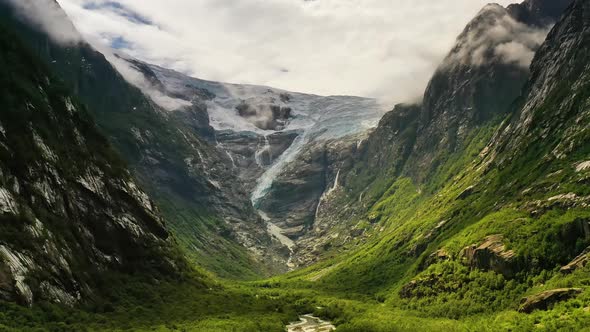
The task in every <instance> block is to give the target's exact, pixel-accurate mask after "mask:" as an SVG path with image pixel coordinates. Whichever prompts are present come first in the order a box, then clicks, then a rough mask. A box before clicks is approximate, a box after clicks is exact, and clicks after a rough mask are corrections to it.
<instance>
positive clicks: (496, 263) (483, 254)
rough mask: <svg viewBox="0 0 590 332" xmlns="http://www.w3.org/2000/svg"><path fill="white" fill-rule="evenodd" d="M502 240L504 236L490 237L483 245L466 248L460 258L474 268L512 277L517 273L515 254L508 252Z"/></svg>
mask: <svg viewBox="0 0 590 332" xmlns="http://www.w3.org/2000/svg"><path fill="white" fill-rule="evenodd" d="M502 240H503V237H502V235H491V236H488V237H486V238H485V240H484V242H483V243H482V244H480V245H475V244H474V245H471V246H469V247H466V248H464V249H463V250H462V252H461V254H460V256H461V257H462V258H463V259H464V260H465V262H466V263H467V265H469V266H471V267H473V268H479V269H483V270H492V271H495V272H497V273H500V274H502V275H504V276H506V277H511V276H513V275H514V272H515V271H516V268H515V262H514V258H515V253H514V252H513V251H512V250H506V246H505V245H504V244H503V243H502Z"/></svg>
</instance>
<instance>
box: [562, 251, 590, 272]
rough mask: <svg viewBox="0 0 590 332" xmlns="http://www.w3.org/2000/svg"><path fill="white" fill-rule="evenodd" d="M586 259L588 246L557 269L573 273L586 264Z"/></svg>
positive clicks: (588, 253) (589, 254)
mask: <svg viewBox="0 0 590 332" xmlns="http://www.w3.org/2000/svg"><path fill="white" fill-rule="evenodd" d="M588 261H590V247H589V248H586V249H585V250H584V251H583V252H582V253H581V254H579V255H578V256H576V258H574V259H573V260H572V261H571V262H569V263H568V264H567V265H565V266H562V267H561V269H559V271H561V273H564V274H569V273H573V272H574V271H576V270H578V269H581V268H583V267H585V266H586V265H587V264H588Z"/></svg>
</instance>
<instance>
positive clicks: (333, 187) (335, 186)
mask: <svg viewBox="0 0 590 332" xmlns="http://www.w3.org/2000/svg"><path fill="white" fill-rule="evenodd" d="M339 178H340V169H338V172H336V179H335V180H334V185H333V186H332V188H330V190H328V192H327V193H326V196H328V195H330V194H331V193H332V192H333V191H334V190H336V189H337V188H338V179H339Z"/></svg>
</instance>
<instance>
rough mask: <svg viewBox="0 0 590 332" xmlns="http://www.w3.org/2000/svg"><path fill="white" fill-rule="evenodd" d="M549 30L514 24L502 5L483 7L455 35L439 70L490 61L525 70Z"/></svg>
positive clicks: (513, 20) (518, 23) (548, 28)
mask: <svg viewBox="0 0 590 332" xmlns="http://www.w3.org/2000/svg"><path fill="white" fill-rule="evenodd" d="M550 28H551V27H550V26H548V27H544V28H539V27H532V26H528V25H526V24H523V23H520V22H518V21H516V20H515V19H514V18H513V17H512V16H510V14H509V13H508V11H507V10H506V9H505V8H503V7H502V6H499V5H495V4H490V5H487V6H486V7H484V9H483V10H482V11H481V12H480V13H479V14H478V16H477V17H476V18H475V19H474V20H473V21H472V22H471V23H470V24H469V25H468V27H467V29H466V30H465V31H464V32H463V33H462V34H461V36H459V38H458V40H457V46H456V47H455V48H454V49H453V51H452V52H451V54H450V55H449V56H448V57H447V58H446V60H445V62H444V64H443V68H444V67H449V66H454V65H458V64H460V65H466V66H481V65H485V64H488V63H491V62H501V63H506V64H514V65H517V66H519V67H522V68H528V67H529V65H530V64H531V61H532V60H533V57H534V55H535V52H536V50H537V49H538V48H539V47H540V45H541V44H542V43H543V41H544V40H545V38H546V36H547V34H548V33H549V30H550Z"/></svg>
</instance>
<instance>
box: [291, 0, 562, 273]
mask: <svg viewBox="0 0 590 332" xmlns="http://www.w3.org/2000/svg"><path fill="white" fill-rule="evenodd" d="M568 3H570V2H569V1H561V2H547V1H526V2H524V3H523V4H520V5H512V6H509V7H508V8H504V7H502V6H499V5H495V4H490V5H487V6H486V7H484V8H483V9H482V10H481V11H480V13H479V14H478V15H477V16H476V17H475V18H474V19H473V20H472V21H471V22H470V23H469V24H468V25H467V27H466V28H465V30H464V31H463V32H462V34H461V35H460V36H459V37H458V38H457V42H456V44H455V46H454V47H453V49H452V50H451V52H450V53H449V54H448V55H447V57H446V58H445V59H444V61H443V63H442V64H441V65H440V66H439V68H438V69H437V71H436V72H435V74H434V76H433V77H432V79H431V81H430V82H429V84H428V86H427V88H426V91H425V93H424V99H423V101H422V103H420V104H419V105H404V104H400V105H397V106H396V107H395V109H394V110H393V111H392V112H390V113H388V114H386V115H385V116H384V117H383V119H382V120H381V121H380V123H379V126H378V127H377V128H376V129H375V130H374V131H373V132H372V133H371V134H370V136H369V138H368V139H367V140H365V141H364V142H363V143H362V144H360V145H359V146H358V147H357V149H356V152H355V153H354V154H352V156H351V158H349V161H348V162H347V163H345V165H347V168H346V169H342V170H341V172H340V177H339V186H340V187H341V190H339V191H337V192H334V193H333V194H332V195H330V198H329V199H328V200H325V201H324V203H323V204H322V205H321V206H320V209H319V210H318V212H317V216H318V218H316V223H317V224H320V225H324V226H323V228H324V229H323V230H321V231H320V232H319V234H318V233H315V234H314V232H312V233H311V234H309V236H307V237H306V238H305V239H304V240H303V241H302V243H301V246H300V249H299V253H297V252H296V256H297V255H298V256H300V257H301V258H302V259H303V262H309V259H314V257H317V256H318V255H321V254H322V253H323V252H325V250H324V249H323V248H332V249H331V250H333V249H334V248H339V249H338V250H341V249H342V248H343V247H347V246H350V245H353V246H354V245H356V244H358V242H359V241H360V242H363V241H365V240H366V238H365V236H364V235H363V234H364V233H365V230H369V229H372V228H373V226H371V227H369V225H371V224H373V223H375V222H377V221H378V219H379V218H378V214H375V213H373V214H369V218H368V220H367V221H362V216H364V215H366V211H367V210H371V208H374V207H376V206H377V204H379V201H383V200H384V198H386V197H387V196H389V195H391V192H390V191H391V188H393V187H395V186H396V184H395V182H396V180H398V179H400V178H405V177H408V178H411V179H412V180H413V181H414V182H415V185H416V186H418V188H419V190H425V189H426V187H430V190H431V191H432V190H438V189H440V186H442V185H443V184H445V183H447V181H449V180H450V179H452V177H453V176H455V175H456V174H457V172H458V171H459V170H460V169H461V167H462V166H461V165H462V164H461V162H466V161H467V160H469V159H470V158H471V157H470V156H469V154H477V153H478V149H480V148H482V147H483V144H486V142H487V140H488V139H490V137H491V135H492V133H493V129H494V128H495V126H497V125H498V124H499V123H500V122H501V121H502V119H503V118H504V117H506V116H507V115H509V114H510V113H511V112H512V108H511V107H512V104H513V103H514V101H515V100H516V99H517V98H518V97H519V95H520V93H521V90H522V87H523V86H524V85H525V83H526V81H527V79H528V78H529V75H530V72H529V68H528V65H529V64H530V61H531V60H532V58H533V56H534V54H535V51H536V50H537V49H538V48H539V47H540V45H541V43H542V42H543V41H544V39H545V36H546V35H547V33H548V31H549V29H550V28H551V25H552V24H554V23H555V22H556V20H558V19H559V17H560V16H561V13H562V12H563V10H564V9H565V8H566V7H567V5H568ZM299 167H301V166H299ZM334 177H335V174H334V175H332V179H333V178H334ZM332 183H333V182H332ZM431 193H432V192H430V194H431ZM315 239H321V240H319V241H317V240H315Z"/></svg>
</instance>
